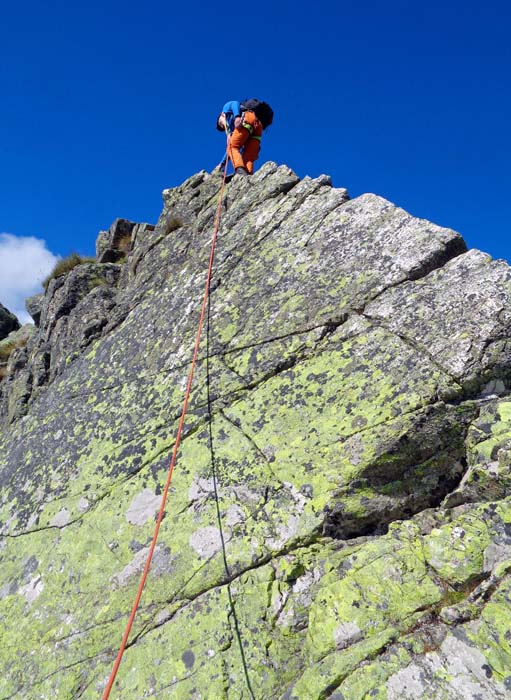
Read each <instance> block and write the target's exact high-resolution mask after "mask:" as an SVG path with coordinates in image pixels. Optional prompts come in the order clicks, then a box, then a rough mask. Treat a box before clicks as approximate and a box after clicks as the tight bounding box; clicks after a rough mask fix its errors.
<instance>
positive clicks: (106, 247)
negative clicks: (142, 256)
mask: <svg viewBox="0 0 511 700" xmlns="http://www.w3.org/2000/svg"><path fill="white" fill-rule="evenodd" d="M134 227H135V222H134V221H128V220H127V219H116V220H115V221H114V222H113V224H112V225H111V226H110V228H109V229H108V231H100V232H99V234H98V237H97V239H96V258H97V260H98V262H100V263H107V262H108V263H112V262H118V261H119V260H120V259H121V258H122V257H123V256H124V255H125V254H126V253H127V252H128V251H129V249H130V248H131V236H132V233H133V229H134ZM121 244H122V248H123V250H121V249H120V245H121Z"/></svg>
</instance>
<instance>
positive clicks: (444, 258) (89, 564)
mask: <svg viewBox="0 0 511 700" xmlns="http://www.w3.org/2000/svg"><path fill="white" fill-rule="evenodd" d="M218 192H219V178H218V177H215V176H214V175H209V174H208V173H206V172H201V173H198V174H196V175H194V176H193V177H191V178H190V179H189V180H187V181H186V182H185V183H183V185H181V186H180V187H177V188H174V189H169V190H165V191H164V193H163V199H164V208H163V211H162V214H161V216H160V218H159V221H158V223H157V225H156V226H149V225H147V224H134V223H132V222H127V221H125V220H118V221H116V222H114V224H113V225H112V227H111V229H110V230H109V231H107V232H102V233H101V234H100V236H99V238H98V245H97V261H96V262H90V263H86V264H83V265H78V266H77V267H75V268H74V269H73V270H72V271H71V272H69V273H68V274H66V275H63V276H61V277H57V278H56V279H53V280H52V281H51V282H50V283H49V285H48V287H47V289H46V291H45V293H44V294H42V295H40V296H38V297H36V298H32V299H31V300H29V302H28V304H27V306H28V308H29V311H30V313H31V314H32V316H33V318H34V321H35V324H36V326H35V328H34V329H33V332H32V333H31V334H26V337H25V341H24V342H23V343H19V344H17V345H16V344H14V347H13V349H12V352H11V353H10V355H9V358H8V361H7V362H6V366H5V369H4V372H3V378H2V379H1V380H0V415H1V422H2V428H1V430H0V483H1V489H0V561H1V566H0V628H1V630H2V632H1V639H2V643H1V645H0V698H1V700H11V699H13V700H14V699H17V700H36V699H37V700H40V699H43V698H44V699H46V698H48V699H50V698H52V699H54V698H58V699H59V700H78V699H79V698H80V699H83V700H88V699H92V698H98V697H100V695H101V693H102V691H103V688H104V687H105V683H106V679H107V677H108V675H109V672H110V669H111V667H112V663H113V659H114V657H115V654H116V652H117V648H118V645H119V642H120V637H121V634H122V631H123V629H124V625H125V622H126V619H127V615H128V613H129V610H130V608H131V604H132V600H133V597H134V591H135V589H136V586H137V584H138V579H139V575H140V572H141V569H142V567H143V564H144V561H145V556H146V554H147V550H148V545H149V542H150V539H151V535H152V531H153V527H154V516H155V512H156V510H157V508H158V505H159V499H160V494H161V488H162V485H163V483H164V481H165V474H166V470H167V467H168V462H169V454H170V450H171V449H172V446H173V441H174V436H175V432H176V426H177V421H178V418H179V413H180V406H181V402H182V396H183V388H184V383H185V382H186V376H187V373H188V369H189V364H190V359H191V353H192V348H193V341H194V336H195V332H196V325H197V320H198V311H199V307H200V300H201V296H202V293H203V287H204V281H205V271H206V266H207V260H208V256H209V245H210V240H211V234H212V230H213V222H214V215H215V209H216V205H217V201H218ZM510 299H511V269H510V268H509V266H508V265H507V264H506V263H505V262H504V261H494V260H492V259H491V258H490V256H488V255H486V254H484V253H481V252H479V251H477V250H470V251H467V249H466V246H465V243H464V241H463V239H462V238H461V236H460V235H459V234H458V233H456V232H454V231H452V230H449V229H445V228H440V227H439V226H436V225H434V224H432V223H430V222H428V221H424V220H419V219H417V218H414V217H413V216H411V215H410V214H408V213H406V212H405V211H403V210H402V209H399V208H397V207H396V206H394V205H393V204H391V203H390V202H388V201H386V200H384V199H382V198H381V197H378V196H375V195H373V194H365V195H362V196H361V197H357V198H356V199H353V200H350V199H349V197H348V193H347V192H346V190H344V189H335V188H333V187H332V186H331V182H330V179H329V178H328V177H326V176H321V177H318V178H316V179H311V178H308V177H306V178H304V179H303V180H299V178H298V177H297V176H296V175H295V174H294V173H293V172H292V171H291V170H290V169H289V168H287V167H286V166H277V165H275V164H274V163H266V164H265V165H264V166H263V167H262V168H261V169H260V170H259V171H258V172H257V173H256V175H254V176H253V177H252V178H250V179H248V178H235V179H234V180H233V181H232V182H231V183H230V184H229V185H228V186H227V191H226V196H225V201H224V205H223V207H222V224H221V230H220V236H219V241H218V252H217V257H216V264H215V269H214V275H213V283H212V294H211V319H210V334H209V355H210V360H209V363H210V381H211V392H212V406H213V408H212V411H213V415H212V435H213V446H214V452H215V455H216V464H217V472H218V497H219V504H220V512H221V517H222V524H223V530H224V535H225V540H226V554H227V560H228V565H229V575H228V576H227V575H226V573H225V570H224V565H223V561H222V553H221V548H220V537H219V528H218V522H217V515H216V505H215V497H214V496H215V493H214V492H215V489H214V483H213V478H212V467H211V452H210V438H209V429H208V412H207V398H206V361H205V358H206V349H205V343H204V342H203V343H202V345H201V353H200V357H199V366H198V370H197V375H196V381H195V384H194V388H193V392H192V396H191V402H190V408H189V415H188V418H187V421H186V426H185V434H184V439H183V443H182V447H181V450H180V455H179V461H178V466H177V469H176V472H175V475H174V480H173V484H172V489H171V497H170V502H169V504H168V507H167V513H166V517H165V519H164V521H163V524H162V530H161V533H160V538H159V541H158V545H157V548H156V552H155V558H154V560H153V566H152V570H151V573H150V576H149V580H148V585H147V587H146V590H145V593H144V596H143V599H142V606H141V609H140V612H139V615H138V617H137V619H136V622H135V627H134V630H133V633H132V636H131V639H130V643H129V645H128V649H127V651H126V654H125V657H124V660H123V663H122V665H121V668H120V671H119V675H118V680H117V683H116V685H115V688H114V691H113V693H112V695H111V697H112V698H116V699H118V698H122V699H123V700H140V699H141V698H150V697H155V698H177V699H179V700H181V699H182V700H184V699H197V700H198V699H205V698H208V699H209V700H222V699H224V700H240V699H248V698H251V697H253V698H257V700H262V699H263V698H264V699H266V698H275V700H327V699H328V700H369V699H373V698H376V699H377V700H417V699H418V698H428V699H429V700H462V699H463V700H467V699H470V698H472V699H474V700H475V699H476V698H477V700H501V699H505V698H510V697H511V622H510V620H511V615H510V612H511V502H510V499H509V494H510V484H511V472H510V469H511V398H510V396H509V392H510V389H511V304H510ZM15 332H17V333H20V331H15ZM9 337H10V336H9ZM2 342H4V343H5V341H2ZM229 596H231V597H232V599H233V601H234V605H235V611H236V617H237V621H238V628H239V633H240V638H241V640H242V644H243V649H244V659H245V662H246V669H244V668H243V664H242V657H241V655H240V649H239V644H238V640H237V637H236V624H235V621H234V619H233V614H232V609H231V607H230V603H229Z"/></svg>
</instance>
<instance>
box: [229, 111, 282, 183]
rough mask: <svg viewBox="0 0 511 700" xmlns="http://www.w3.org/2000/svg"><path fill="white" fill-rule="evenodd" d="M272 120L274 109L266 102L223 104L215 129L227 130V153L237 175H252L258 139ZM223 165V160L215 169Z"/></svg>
mask: <svg viewBox="0 0 511 700" xmlns="http://www.w3.org/2000/svg"><path fill="white" fill-rule="evenodd" d="M272 121H273V110H272V108H271V107H270V105H269V104H268V103H267V102H261V101H260V100H255V99H251V100H244V101H243V102H238V101H236V100H230V101H229V102H226V104H225V105H224V107H223V109H222V111H221V113H220V114H219V115H218V119H217V122H216V128H217V129H218V131H227V133H228V135H229V142H228V146H227V150H228V153H229V157H230V159H231V161H232V164H233V167H234V172H235V174H236V175H252V173H253V172H254V162H255V161H256V160H257V158H258V156H259V150H260V148H261V136H262V134H263V131H264V129H266V128H267V127H268V126H270V124H271V123H272ZM224 165H225V160H224V161H223V162H222V163H220V165H219V166H218V167H219V168H220V169H222V168H223V166H224Z"/></svg>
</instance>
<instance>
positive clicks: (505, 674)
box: [468, 576, 511, 691]
mask: <svg viewBox="0 0 511 700" xmlns="http://www.w3.org/2000/svg"><path fill="white" fill-rule="evenodd" d="M510 603H511V577H509V576H507V577H506V578H505V579H504V580H503V581H502V582H501V584H500V585H499V587H498V588H497V590H496V592H495V593H494V594H493V595H492V597H491V600H490V601H489V602H488V603H487V604H486V605H485V606H484V608H483V610H482V613H481V619H480V620H479V621H478V622H476V623H474V624H473V625H472V626H471V629H470V631H469V633H468V634H469V638H470V639H471V640H472V641H473V642H474V643H475V644H476V645H477V647H478V649H480V650H481V651H482V653H483V654H484V656H485V657H486V659H487V662H488V673H489V674H491V675H495V677H496V679H497V680H498V681H500V682H502V683H504V685H505V687H506V688H507V689H508V690H509V691H511V620H510V616H509V605H510Z"/></svg>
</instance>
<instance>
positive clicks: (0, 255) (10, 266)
mask: <svg viewBox="0 0 511 700" xmlns="http://www.w3.org/2000/svg"><path fill="white" fill-rule="evenodd" d="M57 260H58V256H56V255H54V254H53V253H52V252H51V251H49V250H48V248H47V247H46V241H43V240H41V239H40V238H35V237H34V236H13V235H12V234H11V233H0V302H1V303H2V304H3V305H4V306H6V307H7V308H8V309H9V311H12V312H13V313H14V314H16V316H17V317H18V318H19V320H20V322H21V323H28V322H29V321H31V320H32V319H31V318H30V316H29V315H28V314H27V312H26V310H25V299H26V298H27V297H29V296H32V294H37V293H38V292H40V291H42V290H41V282H42V281H43V279H44V278H45V277H46V276H47V275H48V274H49V272H50V271H51V270H52V269H53V266H54V265H55V263H56V262H57Z"/></svg>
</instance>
